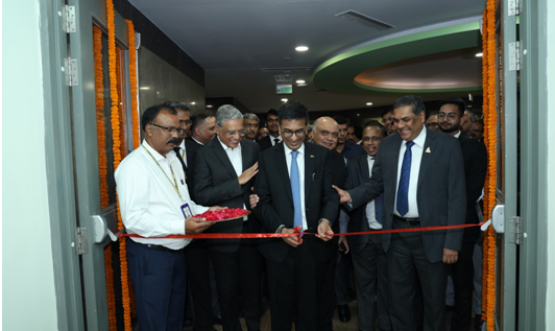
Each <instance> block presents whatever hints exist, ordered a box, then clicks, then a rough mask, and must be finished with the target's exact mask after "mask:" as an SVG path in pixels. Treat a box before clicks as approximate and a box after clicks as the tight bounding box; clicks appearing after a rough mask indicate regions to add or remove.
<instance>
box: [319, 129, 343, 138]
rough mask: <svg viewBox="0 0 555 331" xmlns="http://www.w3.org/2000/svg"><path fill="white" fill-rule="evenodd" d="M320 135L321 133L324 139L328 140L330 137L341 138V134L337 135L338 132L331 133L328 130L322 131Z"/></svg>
mask: <svg viewBox="0 0 555 331" xmlns="http://www.w3.org/2000/svg"><path fill="white" fill-rule="evenodd" d="M319 133H320V135H321V136H322V137H326V138H327V137H329V136H330V135H331V136H332V137H333V138H337V137H339V133H337V132H333V133H331V132H329V131H327V130H322V131H320V132H319Z"/></svg>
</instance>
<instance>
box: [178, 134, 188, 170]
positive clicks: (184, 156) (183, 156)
mask: <svg viewBox="0 0 555 331" xmlns="http://www.w3.org/2000/svg"><path fill="white" fill-rule="evenodd" d="M179 155H180V156H181V159H182V160H183V163H185V166H186V167H188V166H189V165H188V164H187V149H186V148H185V139H183V141H182V142H181V145H179Z"/></svg>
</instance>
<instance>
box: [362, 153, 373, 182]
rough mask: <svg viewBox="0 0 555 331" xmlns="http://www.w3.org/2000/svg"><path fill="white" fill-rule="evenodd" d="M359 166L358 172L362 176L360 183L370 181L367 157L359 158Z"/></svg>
mask: <svg viewBox="0 0 555 331" xmlns="http://www.w3.org/2000/svg"><path fill="white" fill-rule="evenodd" d="M374 162H375V161H374ZM359 165H360V171H361V176H362V178H361V182H362V183H365V182H367V181H368V180H369V179H370V168H369V167H368V156H365V157H361V158H360V159H359Z"/></svg>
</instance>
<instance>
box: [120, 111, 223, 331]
mask: <svg viewBox="0 0 555 331" xmlns="http://www.w3.org/2000/svg"><path fill="white" fill-rule="evenodd" d="M141 127H142V129H143V130H144V131H145V140H144V141H143V144H142V145H141V146H140V147H139V148H137V149H136V150H134V151H133V152H132V153H131V154H129V155H128V156H127V157H126V158H125V159H124V160H123V161H122V162H121V164H120V165H119V167H118V169H117V170H116V173H115V179H116V184H117V193H118V197H119V203H120V209H121V216H122V220H123V224H124V225H125V229H126V230H127V232H128V233H134V234H138V235H140V236H142V237H145V238H131V239H130V240H128V241H127V260H128V262H129V273H130V275H131V282H132V284H133V288H134V290H135V301H136V306H137V317H138V320H139V325H140V328H141V330H152V331H158V330H181V328H182V322H183V312H184V305H185V289H186V283H185V275H186V270H185V255H184V253H183V248H184V247H185V246H187V244H188V243H189V242H190V241H191V239H163V238H161V239H156V238H154V237H164V236H168V235H179V234H197V233H200V232H202V231H204V230H206V229H207V228H209V227H210V226H211V225H212V223H211V222H207V221H206V220H205V219H200V218H194V217H191V216H192V215H195V214H200V213H203V212H204V211H206V210H209V208H208V207H204V206H201V205H197V204H196V203H194V202H193V201H192V200H191V199H190V197H189V192H188V190H187V185H186V183H185V176H184V173H183V172H182V171H181V164H180V163H179V161H178V160H177V158H176V155H175V153H174V152H173V148H174V147H175V143H176V138H177V137H178V135H179V131H180V127H179V119H178V117H177V116H176V112H175V110H174V109H173V108H171V107H167V106H163V105H160V106H153V107H150V108H148V109H147V110H146V111H145V113H144V114H143V116H142V119H141ZM218 209H220V207H212V208H210V210H218Z"/></svg>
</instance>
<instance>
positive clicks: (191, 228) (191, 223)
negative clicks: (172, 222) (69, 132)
mask: <svg viewBox="0 0 555 331" xmlns="http://www.w3.org/2000/svg"><path fill="white" fill-rule="evenodd" d="M212 224H214V222H208V221H206V218H196V217H190V218H188V219H186V220H185V233H186V234H199V233H201V232H203V231H204V230H206V229H208V228H209V227H211V226H212Z"/></svg>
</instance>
